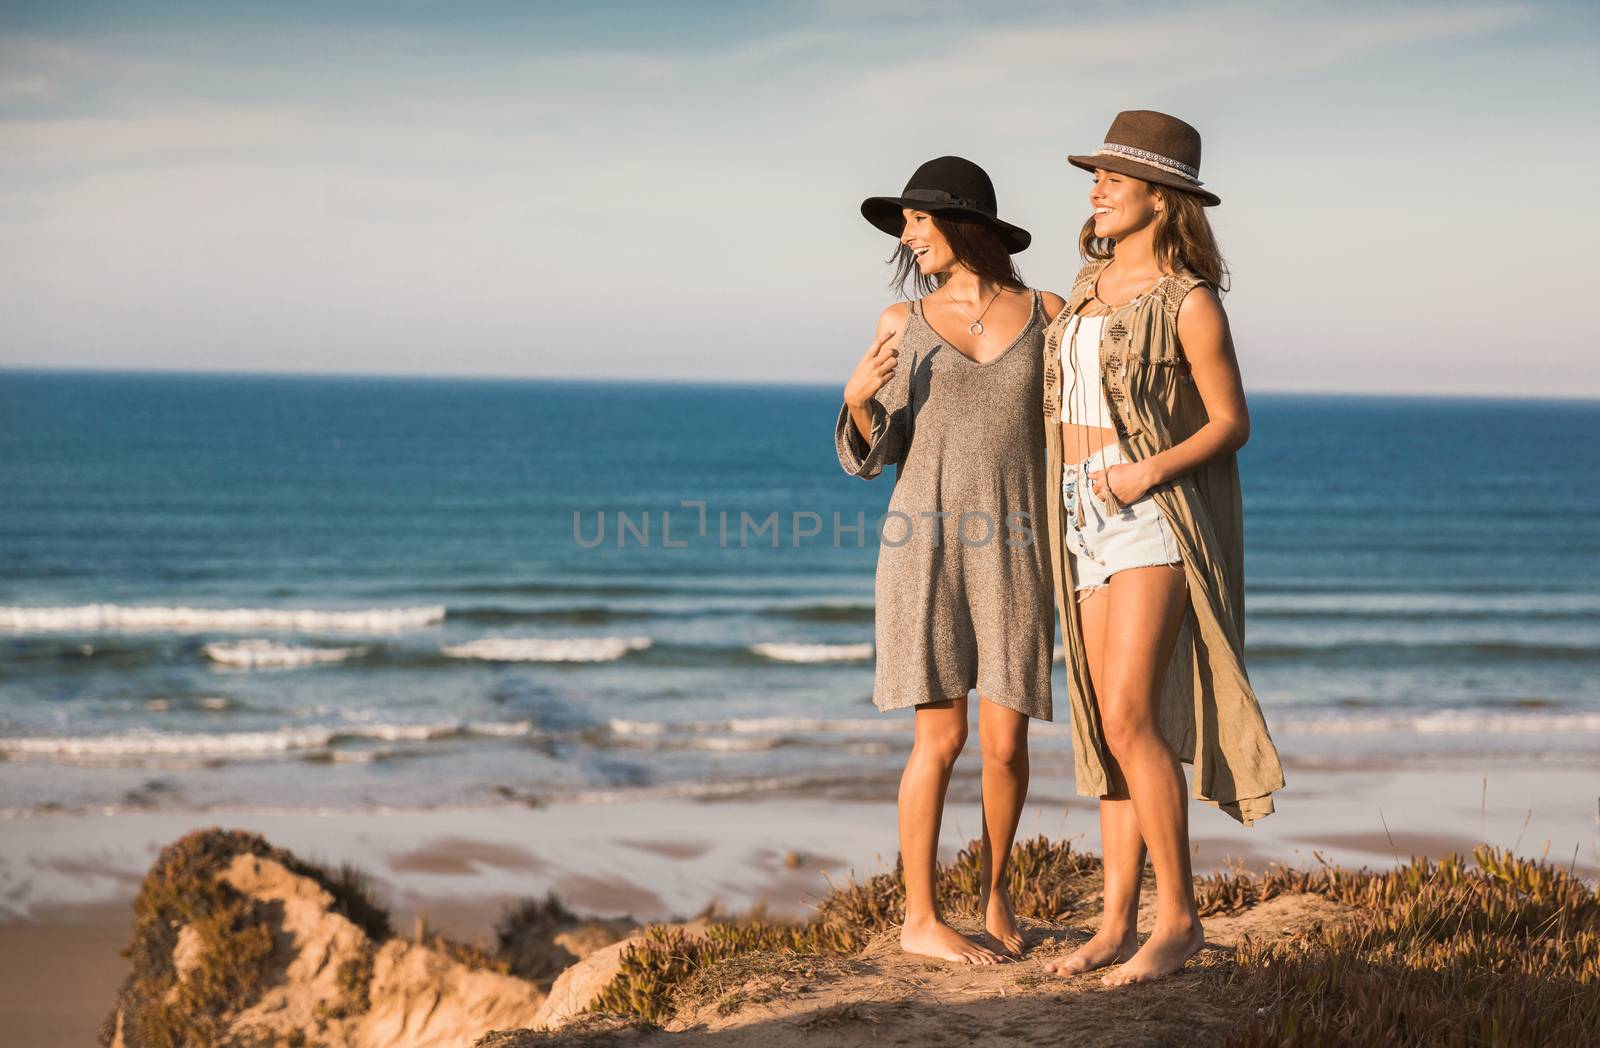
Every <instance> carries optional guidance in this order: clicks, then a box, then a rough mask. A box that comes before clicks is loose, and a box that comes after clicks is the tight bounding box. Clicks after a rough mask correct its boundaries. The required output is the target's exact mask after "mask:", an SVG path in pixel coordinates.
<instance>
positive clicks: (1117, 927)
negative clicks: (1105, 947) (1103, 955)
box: [1095, 920, 1139, 942]
mask: <svg viewBox="0 0 1600 1048" xmlns="http://www.w3.org/2000/svg"><path fill="white" fill-rule="evenodd" d="M1095 934H1096V935H1098V936H1099V937H1100V938H1102V939H1111V940H1114V941H1116V942H1129V941H1131V940H1134V939H1137V938H1138V937H1139V926H1138V925H1137V924H1135V923H1134V922H1133V921H1121V920H1118V921H1103V922H1101V924H1100V930H1099V931H1098V932H1096V933H1095Z"/></svg>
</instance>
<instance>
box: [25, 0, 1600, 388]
mask: <svg viewBox="0 0 1600 1048" xmlns="http://www.w3.org/2000/svg"><path fill="white" fill-rule="evenodd" d="M1597 103H1600V15H1597V13H1596V10H1595V5H1550V4H1502V3H1465V4H1439V5H1432V4H1421V5H1417V4H1407V5H1395V4H1326V3H1322V4H1287V3H1271V4H1232V5H1217V4H1208V5H1204V6H1197V5H1173V4H1124V5H1116V6H1114V7H1112V6H1109V5H1105V4H1092V5H1091V4H1063V3H1049V4H1043V3H1040V4H1034V3H1027V2H1022V3H1016V2H1011V3H1006V4H992V5H986V4H979V3H971V2H967V3H939V2H918V3H910V2H899V0H886V2H881V3H872V2H865V3H863V2H848V3H847V2H844V0H817V2H812V3H793V4H759V5H753V4H735V3H717V4H694V5H689V4H677V5H673V4H659V3H657V4H645V3H635V4H584V5H573V4H560V5H557V4H510V3H506V4H470V3H466V4H463V3H455V4H439V3H410V4H342V5H338V7H337V9H336V10H329V9H326V5H312V4H275V5H255V6H254V7H253V8H242V7H234V6H229V5H226V4H214V3H212V4H200V3H193V4H187V3H184V4H178V3H167V4H136V3H131V4H35V5H26V4H24V5H19V4H6V3H0V316H3V317H4V318H5V322H4V323H3V324H0V366H8V365H9V366H23V365H56V366H70V367H136V368H162V369H167V368H203V369H208V370H250V371H255V370H270V371H308V372H369V373H405V374H469V375H518V376H540V375H543V376H584V377H596V378H621V379H626V378H677V379H711V380H721V379H726V380H776V381H803V382H827V383H832V382H837V383H839V384H841V385H842V383H843V381H844V379H845V377H846V375H847V374H848V373H849V370H850V368H851V367H852V366H853V364H854V362H855V360H856V358H857V357H858V356H859V355H860V353H861V352H862V350H863V349H864V348H865V345H866V343H867V341H868V338H869V336H870V334H871V332H872V327H873V322H874V319H875V317H876V315H877V313H878V311H879V310H880V309H881V308H882V307H883V306H884V305H886V304H887V303H888V302H889V301H890V293H889V292H888V291H887V289H886V286H885V281H886V278H887V276H888V273H887V269H886V267H885V266H884V265H883V261H884V259H885V258H886V257H887V256H888V254H889V251H890V248H891V247H892V242H891V241H890V240H889V239H888V238H887V237H885V236H883V235H882V234H880V233H878V232H877V231H875V230H873V229H872V228H871V227H870V226H868V225H867V224H866V222H865V221H863V220H862V219H861V218H860V216H859V214H858V213H857V210H856V208H857V205H858V204H859V202H860V200H861V198H862V197H864V196H867V195H871V194H876V193H888V192H895V191H898V190H899V188H900V187H901V186H902V185H903V184H904V182H905V179H906V177H907V176H908V175H909V174H910V172H911V170H912V169H913V168H914V167H915V166H916V165H917V164H918V163H920V162H921V161H922V160H925V159H927V158H929V157H932V156H937V155H940V154H944V153H957V154H960V155H963V156H967V157H970V158H972V159H974V160H976V161H978V162H979V163H981V164H983V165H984V166H985V167H986V168H987V169H988V170H989V171H990V173H991V175H993V177H994V179H995V182H996V184H997V187H998V189H999V195H1000V206H1001V210H1002V213H1003V214H1004V215H1005V216H1006V217H1007V218H1009V219H1011V220H1012V221H1015V222H1018V223H1020V224H1022V225H1025V226H1027V227H1028V228H1029V229H1031V230H1032V231H1033V233H1034V246H1033V247H1032V248H1030V249H1029V250H1028V251H1027V252H1026V253H1024V254H1022V255H1020V256H1019V258H1018V260H1019V262H1020V263H1021V266H1022V269H1023V273H1024V276H1025V277H1027V278H1028V280H1029V281H1030V282H1031V283H1033V284H1035V285H1036V286H1041V287H1046V288H1051V289H1054V290H1064V289H1065V288H1066V287H1067V286H1068V285H1069V284H1070V282H1071V279H1072V274H1073V273H1074V271H1075V270H1076V268H1077V265H1078V259H1077V256H1076V246H1075V244H1076V231H1077V229H1078V226H1079V225H1080V224H1081V222H1082V220H1083V217H1084V214H1085V212H1086V209H1087V202H1086V192H1087V186H1088V176H1087V175H1084V174H1083V173H1081V172H1079V171H1077V170H1076V169H1074V168H1071V167H1069V166H1068V165H1067V164H1066V162H1065V157H1066V154H1067V153H1068V152H1079V151H1085V150H1089V149H1092V148H1093V147H1094V146H1096V145H1098V144H1099V142H1100V141H1101V138H1102V136H1103V133H1104V131H1105V128H1106V126H1107V124H1108V123H1109V122H1110V120H1111V118H1112V116H1113V115H1114V114H1115V113H1116V112H1117V111H1118V110H1119V109H1126V108H1151V109H1161V110H1165V111H1167V112H1172V113H1175V114H1177V115H1179V116H1182V117H1184V118H1185V119H1187V120H1189V121H1190V122H1191V123H1193V124H1195V125H1196V126H1198V127H1199V128H1200V129H1201V131H1202V132H1203V134H1204V136H1205V157H1204V162H1203V165H1202V167H1203V172H1202V173H1203V177H1204V178H1205V180H1206V183H1207V185H1208V186H1210V187H1211V188H1213V189H1214V190H1216V191H1217V192H1218V193H1219V194H1220V195H1221V196H1222V198H1223V204H1222V206H1221V207H1219V208H1216V209H1214V210H1213V212H1212V217H1213V220H1214V222H1215V224H1216V227H1217V232H1218V236H1219V238H1220V240H1221V243H1222V246H1223V249H1224V251H1225V253H1226V254H1227V255H1228V257H1229V260H1230V262H1231V263H1232V265H1233V267H1234V271H1235V277H1234V290H1233V292H1232V293H1230V294H1229V295H1228V296H1227V298H1226V300H1225V302H1226V305H1227V307H1228V310H1229V315H1230V317H1231V319H1232V322H1233V325H1234V330H1235V336H1236V340H1237V342H1238V347H1239V354H1240V360H1241V364H1242V367H1243V369H1244V374H1245V380H1246V383H1247V387H1248V388H1250V389H1261V390H1269V389H1271V390H1351V391H1394V392H1440V393H1443V392H1507V393H1514V394H1530V395H1532V394H1559V395H1584V396H1600V363H1597V360H1596V354H1595V352H1594V349H1595V337H1594V334H1593V331H1594V325H1593V323H1592V322H1591V319H1590V314H1591V308H1590V302H1591V300H1592V299H1593V297H1594V294H1595V291H1594V288H1595V286H1596V277H1597V276H1600V273H1597V269H1600V266H1597V264H1596V263H1595V261H1594V255H1593V250H1594V249H1593V244H1594V243H1595V242H1596V241H1597V238H1600V206H1597V205H1596V204H1595V203H1594V202H1593V199H1592V196H1591V194H1590V193H1589V192H1588V191H1587V186H1588V185H1589V184H1590V183H1592V182H1593V180H1594V175H1593V172H1594V171H1595V170H1596V168H1597V161H1600V142H1597V136H1595V135H1594V133H1593V128H1594V127H1595V126H1596V124H1597V122H1600V121H1597V116H1600V113H1597V111H1596V110H1597V108H1600V106H1597Z"/></svg>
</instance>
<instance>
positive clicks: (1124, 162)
mask: <svg viewBox="0 0 1600 1048" xmlns="http://www.w3.org/2000/svg"><path fill="white" fill-rule="evenodd" d="M1067 163H1069V164H1071V165H1072V166H1073V167H1081V168H1083V169H1084V170H1085V171H1093V170H1094V169H1095V168H1097V167H1098V168H1100V169H1101V170H1103V171H1115V172H1117V173H1118V174H1119V175H1131V176H1133V177H1134V178H1142V179H1144V180H1145V181H1146V182H1157V183H1160V184H1161V185H1164V186H1171V187H1172V188H1174V189H1182V190H1186V191H1188V192H1190V193H1193V194H1194V195H1195V196H1197V197H1199V198H1200V199H1201V200H1203V201H1204V202H1205V204H1206V206H1207V207H1211V206H1214V205H1216V204H1220V203H1222V198H1221V197H1219V196H1217V194H1215V193H1213V192H1211V191H1210V190H1209V189H1201V188H1200V132H1198V131H1196V130H1195V129H1194V128H1192V127H1190V126H1189V125H1188V124H1186V123H1184V122H1183V121H1182V120H1179V119H1178V118H1177V117H1175V116H1168V115H1167V114H1165V113H1157V112H1155V111H1154V110H1150V109H1129V110H1127V111H1126V112H1122V113H1118V114H1117V118H1116V119H1115V120H1113V121H1111V130H1109V131H1107V132H1106V140H1105V144H1104V145H1102V146H1101V147H1100V148H1099V149H1097V150H1095V151H1094V152H1093V153H1091V154H1090V155H1088V156H1069V157H1067Z"/></svg>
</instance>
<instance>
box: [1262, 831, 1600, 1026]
mask: <svg viewBox="0 0 1600 1048" xmlns="http://www.w3.org/2000/svg"><path fill="white" fill-rule="evenodd" d="M1473 860H1474V866H1468V865H1467V863H1466V862H1465V861H1464V860H1462V859H1461V858H1460V857H1459V856H1451V857H1450V858H1447V859H1444V860H1442V861H1440V862H1438V863H1432V862H1428V861H1426V860H1417V861H1414V862H1412V863H1411V864H1410V865H1408V866H1404V867H1401V868H1399V869H1396V870H1393V871H1389V872H1386V873H1372V872H1368V871H1365V870H1363V871H1360V872H1357V873H1349V872H1346V871H1340V870H1338V869H1334V868H1328V869H1325V870H1323V871H1319V872H1318V873H1314V874H1300V873H1297V872H1295V871H1283V872H1282V873H1279V874H1276V875H1269V876H1268V877H1264V878H1261V879H1260V880H1261V881H1263V882H1266V883H1265V884H1264V885H1263V886H1262V887H1261V888H1259V889H1256V890H1262V891H1271V890H1274V888H1275V887H1276V886H1278V885H1281V884H1283V883H1296V884H1304V885H1305V886H1306V887H1305V888H1304V889H1297V890H1310V891H1314V892H1317V893H1319V894H1322V895H1325V896H1327V897H1329V898H1332V899H1335V900H1337V901H1342V902H1346V903H1349V904H1351V905H1353V906H1355V907H1357V908H1358V909H1359V910H1360V911H1362V915H1363V919H1362V920H1360V921H1356V922H1352V923H1349V924H1344V925H1339V926H1335V927H1328V928H1324V929H1323V930H1322V932H1321V934H1320V936H1318V937H1317V938H1315V939H1313V940H1311V941H1305V942H1274V943H1266V944H1256V943H1246V944H1244V945H1242V946H1241V947H1240V948H1239V949H1238V950H1237V951H1236V957H1235V970H1234V975H1233V979H1232V982H1233V984H1234V985H1235V986H1237V987H1239V988H1241V989H1243V990H1244V991H1245V992H1247V993H1249V994H1251V995H1253V996H1254V997H1255V998H1257V999H1258V1000H1259V1001H1260V1002H1261V1003H1260V1005H1259V1009H1260V1011H1259V1012H1258V1017H1257V1018H1256V1020H1255V1021H1254V1022H1252V1023H1251V1025H1250V1026H1249V1028H1248V1029H1246V1030H1245V1031H1243V1033H1242V1034H1241V1035H1240V1036H1239V1037H1238V1038H1237V1040H1236V1041H1235V1043H1236V1044H1237V1045H1239V1046H1241V1048H1264V1046H1269V1045H1413V1044H1416V1045H1420V1044H1451V1045H1584V1046H1593V1045H1595V1044H1596V1043H1600V891H1597V889H1596V888H1594V887H1592V886H1590V885H1588V884H1586V883H1585V882H1583V881H1582V880H1581V879H1578V878H1574V877H1572V876H1570V875H1569V874H1568V873H1567V872H1565V871H1563V870H1561V869H1560V868H1558V867H1556V866H1553V865H1551V864H1549V863H1546V862H1542V861H1530V860H1525V859H1518V858H1516V857H1515V856H1513V855H1512V854H1511V853H1510V852H1508V851H1502V850H1500V849H1496V848H1489V847H1487V846H1480V847H1478V848H1477V849H1475V850H1474V851H1473ZM1244 890H1245V891H1249V890H1250V889H1244Z"/></svg>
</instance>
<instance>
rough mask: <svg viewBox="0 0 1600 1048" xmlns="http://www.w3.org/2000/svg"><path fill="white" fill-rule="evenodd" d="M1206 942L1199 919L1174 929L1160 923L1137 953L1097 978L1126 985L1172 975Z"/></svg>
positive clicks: (1107, 983) (1113, 984)
mask: <svg viewBox="0 0 1600 1048" xmlns="http://www.w3.org/2000/svg"><path fill="white" fill-rule="evenodd" d="M1205 944H1206V937H1205V931H1204V929H1202V928H1201V927H1200V922H1199V921H1198V920H1192V919H1191V920H1190V921H1189V922H1188V923H1187V924H1184V925H1183V926H1181V927H1176V928H1162V927H1160V926H1159V925H1158V926H1157V927H1156V930H1155V931H1153V932H1151V933H1150V938H1148V939H1146V940H1145V942H1144V945H1143V946H1141V947H1139V952H1138V953H1136V954H1134V955H1133V957H1132V958H1131V959H1130V960H1129V961H1128V962H1127V963H1126V964H1124V965H1123V966H1122V967H1120V968H1118V969H1117V970H1116V971H1114V972H1107V973H1106V974H1105V975H1103V976H1101V978H1100V981H1101V982H1102V983H1105V984H1106V985H1107V986H1126V985H1128V984H1129V983H1136V982H1149V981H1150V980H1151V979H1159V978H1161V977H1162V976H1163V975H1171V974H1172V973H1173V972H1175V971H1177V970H1178V969H1180V968H1182V967H1183V966H1184V965H1185V964H1186V963H1188V961H1189V958H1191V957H1193V956H1194V955H1195V954H1197V953H1199V952H1200V947H1202V946H1204V945H1205Z"/></svg>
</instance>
